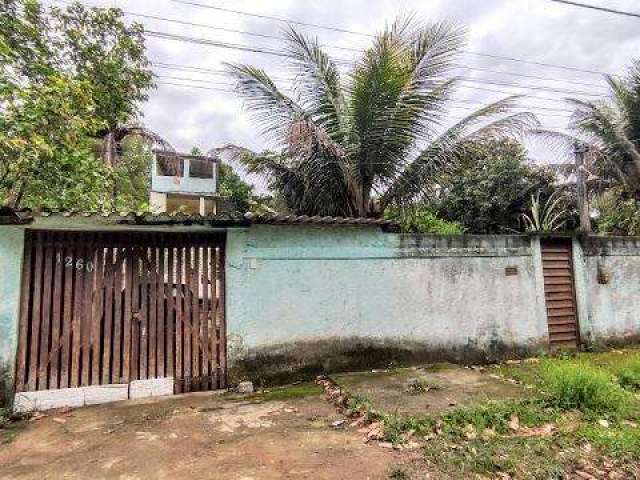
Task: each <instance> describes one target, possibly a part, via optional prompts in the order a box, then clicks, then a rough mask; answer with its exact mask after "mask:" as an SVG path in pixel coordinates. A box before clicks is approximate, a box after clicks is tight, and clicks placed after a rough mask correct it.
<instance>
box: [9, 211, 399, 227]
mask: <svg viewBox="0 0 640 480" xmlns="http://www.w3.org/2000/svg"><path fill="white" fill-rule="evenodd" d="M52 216H53V217H55V216H57V217H63V218H78V217H82V218H87V219H91V218H95V219H99V220H102V221H106V222H108V223H112V224H115V225H141V226H143V225H186V226H188V225H211V226H219V227H224V226H248V225H251V224H262V225H352V226H354V225H369V226H378V227H381V228H384V229H396V228H397V227H398V224H397V223H396V222H394V221H392V220H386V219H383V218H366V217H331V216H325V217H323V216H307V215H282V214H273V213H267V214H256V213H251V212H248V213H244V214H242V213H222V214H216V215H205V216H202V215H199V214H184V213H176V214H168V213H147V212H144V213H143V212H120V213H117V212H85V211H77V210H41V211H37V212H31V211H30V210H28V209H23V210H12V209H10V208H6V207H4V208H0V225H9V224H10V225H16V224H28V223H31V222H33V221H34V220H35V221H36V222H37V218H38V217H52Z"/></svg>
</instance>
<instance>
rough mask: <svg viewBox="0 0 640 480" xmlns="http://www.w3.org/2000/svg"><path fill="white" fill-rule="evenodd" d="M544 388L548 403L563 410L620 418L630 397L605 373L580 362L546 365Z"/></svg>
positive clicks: (544, 369) (550, 363)
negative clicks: (618, 416)
mask: <svg viewBox="0 0 640 480" xmlns="http://www.w3.org/2000/svg"><path fill="white" fill-rule="evenodd" d="M542 376H543V385H544V389H545V392H546V394H547V396H548V397H547V400H548V401H549V402H550V403H551V404H552V405H554V406H556V407H558V408H561V409H563V410H574V409H576V410H581V411H583V412H585V413H598V414H607V413H608V414H611V415H612V416H616V415H619V414H621V413H622V412H623V410H624V408H625V402H626V400H627V398H628V394H627V392H625V391H624V390H623V389H622V388H621V387H620V385H618V384H617V383H615V382H614V381H613V379H612V377H611V375H610V374H609V373H607V372H606V371H605V370H603V369H601V368H598V367H594V366H591V365H588V364H586V363H580V362H570V361H562V362H557V361H556V362H553V361H550V362H548V363H547V364H545V365H543V375H542Z"/></svg>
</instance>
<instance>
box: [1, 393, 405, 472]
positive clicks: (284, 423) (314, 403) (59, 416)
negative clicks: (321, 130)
mask: <svg viewBox="0 0 640 480" xmlns="http://www.w3.org/2000/svg"><path fill="white" fill-rule="evenodd" d="M294 388H295V387H294ZM341 419H342V417H341V416H340V415H339V414H338V413H336V410H335V408H334V407H332V406H331V405H330V404H328V403H327V402H326V401H325V399H324V397H323V395H322V392H321V390H320V389H319V388H318V387H317V386H315V385H307V386H305V387H302V388H301V387H298V389H297V390H294V391H293V392H292V391H291V390H286V389H285V390H282V391H272V392H271V393H267V394H264V395H253V396H249V397H241V396H237V395H236V396H234V395H228V394H225V395H220V394H212V393H199V394H190V395H183V396H178V397H170V398H164V399H153V400H151V399H149V400H144V401H127V402H121V403H116V404H111V405H104V406H99V407H89V408H83V409H77V410H73V411H70V412H62V411H59V412H49V413H48V414H47V415H46V416H44V417H42V418H39V419H32V420H30V421H29V422H27V424H26V426H25V427H24V428H23V429H20V430H19V431H18V432H17V434H16V435H15V438H13V440H12V441H10V442H8V443H5V444H4V445H0V478H2V479H38V480H42V479H50V478H51V479H54V478H55V479H59V478H69V479H74V478H81V479H85V478H92V479H121V480H134V479H150V478H151V479H155V478H157V479H164V478H167V479H174V478H190V479H208V478H216V479H234V480H254V479H255V480H257V479H266V480H269V479H283V478H284V479H287V478H291V479H294V478H295V479H303V478H313V479H332V480H335V479H381V478H389V475H390V472H391V471H392V469H393V468H394V466H395V465H398V464H402V463H403V462H405V461H407V460H408V458H407V455H408V454H407V453H406V452H405V453H401V452H396V451H394V450H391V449H381V448H376V447H372V446H370V445H367V444H365V443H364V442H363V437H362V435H361V434H359V433H357V431H356V430H355V429H353V428H336V427H335V426H332V424H333V423H334V422H336V421H338V420H341Z"/></svg>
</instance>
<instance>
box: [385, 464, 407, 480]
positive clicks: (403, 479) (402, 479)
mask: <svg viewBox="0 0 640 480" xmlns="http://www.w3.org/2000/svg"><path fill="white" fill-rule="evenodd" d="M410 478H411V477H409V474H408V473H407V472H405V471H404V470H403V469H402V468H400V467H396V468H394V469H393V470H391V473H390V474H389V480H409V479H410Z"/></svg>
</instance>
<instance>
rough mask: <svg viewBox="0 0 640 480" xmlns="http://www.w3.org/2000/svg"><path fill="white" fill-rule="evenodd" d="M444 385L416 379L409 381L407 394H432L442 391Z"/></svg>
mask: <svg viewBox="0 0 640 480" xmlns="http://www.w3.org/2000/svg"><path fill="white" fill-rule="evenodd" d="M441 389H442V385H440V384H439V383H437V382H432V381H430V380H427V379H426V378H414V379H412V380H410V381H409V384H408V385H407V390H406V392H407V393H410V394H412V395H419V394H421V393H427V392H431V391H433V390H441Z"/></svg>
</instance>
